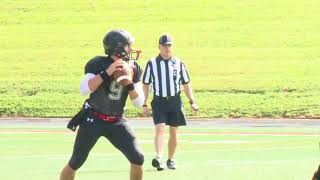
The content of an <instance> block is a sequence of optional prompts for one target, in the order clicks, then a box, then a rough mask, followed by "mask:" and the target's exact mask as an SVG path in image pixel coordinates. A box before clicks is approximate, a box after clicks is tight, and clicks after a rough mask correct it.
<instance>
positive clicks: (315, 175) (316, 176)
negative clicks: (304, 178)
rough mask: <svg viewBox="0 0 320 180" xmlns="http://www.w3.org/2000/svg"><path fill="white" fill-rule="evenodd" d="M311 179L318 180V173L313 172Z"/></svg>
mask: <svg viewBox="0 0 320 180" xmlns="http://www.w3.org/2000/svg"><path fill="white" fill-rule="evenodd" d="M312 180H320V177H319V174H318V172H315V173H314V175H313V177H312Z"/></svg>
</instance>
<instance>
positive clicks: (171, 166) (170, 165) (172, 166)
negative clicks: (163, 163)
mask: <svg viewBox="0 0 320 180" xmlns="http://www.w3.org/2000/svg"><path fill="white" fill-rule="evenodd" d="M167 167H168V169H172V170H174V169H176V163H175V162H174V161H173V160H172V159H168V160H167Z"/></svg>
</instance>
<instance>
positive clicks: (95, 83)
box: [88, 74, 103, 92]
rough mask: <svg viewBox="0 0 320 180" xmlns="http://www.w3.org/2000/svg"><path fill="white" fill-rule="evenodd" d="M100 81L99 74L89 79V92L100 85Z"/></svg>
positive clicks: (101, 80)
mask: <svg viewBox="0 0 320 180" xmlns="http://www.w3.org/2000/svg"><path fill="white" fill-rule="evenodd" d="M102 82H103V79H102V78H101V76H100V75H99V74H98V75H96V77H94V78H92V79H90V80H89V82H88V86H89V89H90V90H91V92H93V91H95V90H96V89H97V88H98V87H99V86H100V84H101V83H102Z"/></svg>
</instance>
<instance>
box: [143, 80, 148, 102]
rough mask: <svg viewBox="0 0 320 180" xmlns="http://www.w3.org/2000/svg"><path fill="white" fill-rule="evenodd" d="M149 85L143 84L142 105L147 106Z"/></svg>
mask: <svg viewBox="0 0 320 180" xmlns="http://www.w3.org/2000/svg"><path fill="white" fill-rule="evenodd" d="M149 87H150V86H149V85H148V84H143V94H144V98H145V99H144V103H143V104H147V100H148V97H149Z"/></svg>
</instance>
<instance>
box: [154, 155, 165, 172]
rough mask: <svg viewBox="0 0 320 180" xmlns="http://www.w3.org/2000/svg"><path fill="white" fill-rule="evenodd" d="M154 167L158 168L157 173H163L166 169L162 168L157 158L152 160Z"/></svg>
mask: <svg viewBox="0 0 320 180" xmlns="http://www.w3.org/2000/svg"><path fill="white" fill-rule="evenodd" d="M152 166H153V167H155V168H157V171H163V170H164V167H163V166H162V163H161V160H160V159H157V158H153V159H152Z"/></svg>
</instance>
